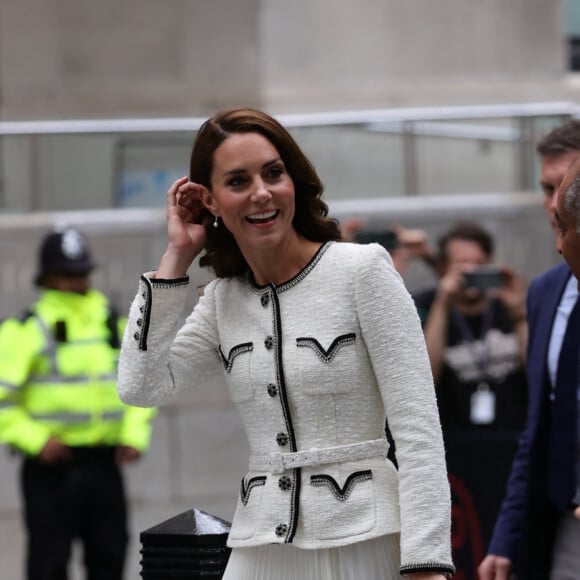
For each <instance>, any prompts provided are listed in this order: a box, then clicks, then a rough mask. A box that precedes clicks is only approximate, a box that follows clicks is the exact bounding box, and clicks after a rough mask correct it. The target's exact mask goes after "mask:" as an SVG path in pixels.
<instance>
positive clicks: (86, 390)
mask: <svg viewBox="0 0 580 580" xmlns="http://www.w3.org/2000/svg"><path fill="white" fill-rule="evenodd" d="M125 322H126V320H125V319H124V318H122V319H121V318H119V317H117V316H116V315H115V314H114V311H113V310H112V309H111V307H110V305H109V302H108V301H107V299H106V298H105V296H104V295H103V294H101V293H100V292H98V291H97V290H89V291H88V292H87V294H85V295H81V294H77V293H74V292H62V291H59V290H44V291H43V292H42V294H41V296H40V297H39V299H38V300H37V301H36V302H35V303H34V304H33V305H32V306H31V308H30V310H29V311H27V312H26V313H25V314H24V315H23V316H22V317H20V319H17V318H9V319H7V320H6V321H4V322H3V323H2V325H0V442H3V443H6V444H8V445H10V446H12V447H14V448H16V449H18V450H20V451H22V452H24V453H25V454H27V455H38V454H39V453H40V451H41V450H42V448H43V447H44V445H45V444H46V442H47V441H48V439H49V437H51V436H55V437H57V438H58V439H60V440H61V441H62V442H63V443H65V444H67V445H71V446H96V445H113V446H114V445H126V446H130V447H134V448H135V449H137V450H139V451H143V450H144V449H146V448H147V446H148V445H149V440H150V436H151V418H152V417H153V415H154V411H152V410H151V409H140V408H136V407H130V406H128V405H125V404H124V403H122V402H121V401H120V399H119V397H118V395H117V387H116V378H117V362H118V357H119V346H120V345H119V342H120V341H119V337H121V336H122V333H123V328H124V325H125Z"/></svg>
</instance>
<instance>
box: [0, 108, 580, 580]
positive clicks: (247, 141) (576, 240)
mask: <svg viewBox="0 0 580 580" xmlns="http://www.w3.org/2000/svg"><path fill="white" fill-rule="evenodd" d="M537 150H538V154H539V156H540V160H541V177H540V180H541V186H542V190H543V192H544V208H545V210H546V216H547V218H548V221H549V224H550V226H551V227H552V228H553V230H554V233H555V238H556V239H555V244H556V246H557V249H558V251H559V252H560V253H561V255H562V257H563V259H564V260H563V261H562V263H560V264H558V265H557V266H555V267H554V268H552V269H551V270H549V271H547V272H546V273H544V274H542V275H540V276H539V277H537V278H535V279H534V280H532V281H530V282H529V283H528V281H527V280H525V278H524V276H522V274H521V273H519V272H516V271H514V270H513V269H512V268H511V267H510V266H509V265H505V264H496V263H495V262H494V250H495V245H496V242H495V240H494V239H493V237H492V235H491V234H490V233H489V232H488V231H487V230H486V229H485V228H483V227H482V226H481V224H478V223H476V222H461V223H455V224H450V227H449V229H448V230H447V231H446V232H445V233H444V234H443V235H442V236H441V237H440V238H439V239H438V240H437V241H436V243H435V244H434V245H433V246H431V245H430V243H429V240H428V237H427V234H426V233H425V232H424V231H422V230H417V229H408V228H405V227H402V226H401V225H398V224H394V225H392V226H391V228H390V229H389V230H386V231H381V232H373V231H368V230H366V228H365V224H364V222H361V221H360V220H347V221H345V222H344V223H343V224H339V223H338V221H337V220H335V219H332V217H331V216H329V215H328V207H327V205H326V204H325V202H324V201H323V198H322V192H323V188H322V183H321V181H320V179H319V177H318V175H317V173H316V171H315V169H314V167H313V165H312V163H311V162H310V161H309V160H308V158H307V157H306V156H305V155H304V153H303V152H302V151H301V149H300V147H299V146H298V144H297V143H296V142H295V140H294V139H293V138H292V137H291V135H290V134H289V133H288V132H287V131H286V129H285V128H284V127H282V126H281V125H280V124H279V123H278V122H277V121H276V120H275V119H274V118H272V117H271V116H269V115H267V114H265V113H263V112H261V111H257V110H254V109H229V110H225V111H220V112H218V113H216V114H215V115H214V116H212V117H211V118H210V119H208V120H207V121H206V122H205V123H204V124H203V126H202V127H201V129H200V130H199V132H198V133H197V135H196V138H195V141H194V143H193V148H192V151H191V160H190V171H189V175H188V176H184V177H182V178H180V179H178V180H177V181H175V182H174V183H173V184H172V186H171V187H170V189H169V191H168V192H167V198H166V224H167V246H166V249H165V251H164V253H163V255H162V256H160V261H159V265H158V267H157V269H156V270H155V271H152V272H147V273H144V274H143V276H142V277H141V279H140V281H139V284H138V291H137V294H136V297H135V299H134V301H133V303H132V305H131V306H130V309H129V312H128V315H127V317H125V316H124V315H122V314H119V311H120V310H118V308H119V305H117V308H115V307H114V306H113V305H111V303H110V302H109V301H108V300H107V298H106V297H105V296H104V295H103V294H101V293H100V292H98V291H97V290H96V289H94V288H92V287H91V284H90V275H91V272H92V271H93V269H94V268H95V266H96V264H95V261H94V259H93V256H92V254H91V251H90V248H89V245H88V240H87V238H86V236H85V235H84V234H83V233H82V232H80V231H78V230H77V229H75V228H64V229H62V230H59V231H54V232H51V233H49V234H48V235H47V236H46V237H45V238H44V239H43V240H42V243H41V246H40V249H39V256H38V273H37V276H36V278H35V283H36V285H37V286H38V288H39V290H40V295H39V298H38V300H37V301H36V302H35V303H34V304H32V305H31V306H30V307H29V308H28V309H27V310H26V311H24V312H23V313H22V314H21V315H19V316H14V317H13V318H9V319H8V320H6V321H4V322H3V323H2V324H1V325H0V441H1V442H3V443H4V444H6V445H9V446H10V447H11V448H12V449H13V450H14V451H15V452H16V453H17V454H18V455H19V456H20V457H21V458H22V473H21V486H22V497H23V500H24V503H23V507H24V513H23V517H24V522H25V526H26V531H27V578H28V579H29V580H63V579H64V578H66V568H67V566H68V561H69V559H70V553H71V545H72V543H73V541H74V540H75V539H77V538H78V539H80V540H81V541H82V543H83V546H84V562H85V566H86V568H87V571H88V577H89V578H90V579H91V580H105V579H107V580H120V579H121V578H122V576H123V567H124V560H125V552H126V546H127V505H126V499H125V491H124V489H123V478H122V472H121V469H120V465H122V464H124V463H127V462H131V461H134V460H136V459H138V458H139V456H140V455H141V454H142V453H143V452H144V451H145V450H146V449H147V447H148V444H149V439H150V431H151V419H152V417H153V415H154V413H155V411H154V410H155V409H156V408H157V407H159V406H161V405H163V404H165V403H166V402H168V401H169V400H171V399H172V398H173V397H176V396H178V395H179V394H180V393H181V392H183V391H185V390H187V389H190V388H195V387H196V385H200V384H203V382H204V381H206V380H207V379H208V378H210V377H212V376H215V375H220V376H223V377H224V379H225V382H226V384H227V387H228V389H229V391H230V394H231V398H232V400H233V402H234V403H235V405H236V406H237V408H238V410H239V412H240V415H241V418H242V421H243V424H244V427H245V430H246V434H247V437H248V441H249V444H250V450H251V456H250V457H249V460H248V471H247V473H246V474H245V476H244V477H243V479H242V483H241V486H240V492H239V497H238V503H237V507H236V510H235V514H233V522H232V528H231V531H230V534H229V538H228V545H229V546H230V547H231V548H232V552H231V556H230V558H229V561H228V565H227V568H226V571H225V575H224V578H225V579H227V580H233V579H235V580H245V579H248V580H250V579H252V580H256V579H258V580H259V579H263V580H270V579H272V578H277V579H282V580H284V579H287V580H292V579H299V578H300V579H303V578H310V579H312V580H315V579H317V580H318V579H319V580H325V579H328V580H330V579H332V580H342V579H352V580H355V579H356V580H359V579H360V578H365V579H369V580H373V579H375V578H376V579H378V578H381V579H386V578H387V579H388V578H393V579H394V578H398V577H400V575H401V574H403V575H406V576H407V577H408V578H410V579H412V580H438V579H440V578H446V577H451V576H453V574H454V573H455V571H456V566H457V567H458V568H459V567H461V559H462V554H461V551H460V548H461V545H460V543H459V542H458V541H454V542H452V539H453V538H455V536H454V535H453V534H455V531H453V532H452V512H453V514H454V515H453V518H454V520H453V521H455V517H456V515H457V513H459V510H460V507H461V506H460V496H461V494H462V493H463V491H464V489H465V487H466V486H467V488H469V489H468V491H469V492H470V493H471V500H472V501H473V502H474V505H475V510H476V513H478V514H479V517H480V519H481V522H480V523H481V526H482V527H481V530H480V533H482V537H481V538H480V540H479V541H480V546H479V548H478V549H477V550H472V552H471V554H470V557H471V559H472V560H474V559H475V560H476V561H473V562H472V564H473V565H474V566H475V567H477V566H478V571H477V572H475V571H474V572H473V576H474V577H475V576H476V575H479V578H480V579H481V580H504V579H505V580H507V579H508V578H510V577H511V575H512V574H513V573H516V574H517V577H518V578H519V579H538V580H539V579H542V580H543V579H547V578H552V579H554V580H564V579H570V578H571V579H573V578H580V549H578V546H580V508H579V507H578V505H579V504H580V451H579V450H580V421H578V410H579V401H580V380H579V378H580V373H579V350H580V301H579V299H578V294H579V287H580V281H579V280H580V122H579V121H568V122H566V123H565V124H563V125H561V126H559V127H557V128H556V129H554V130H552V131H551V132H550V133H549V134H547V135H546V136H545V137H543V139H542V140H541V141H540V142H539V144H538V147H537ZM530 244H531V245H533V241H530ZM531 251H533V247H531ZM198 257H199V264H200V266H201V267H204V268H208V269H210V270H211V272H212V273H213V275H214V276H213V280H212V281H211V282H210V283H209V284H207V285H206V286H205V288H204V290H203V295H202V296H201V298H200V299H199V301H198V302H197V304H196V305H195V307H194V309H193V311H192V312H191V314H190V315H189V316H188V317H187V319H186V320H185V322H183V321H182V320H181V313H182V310H183V307H184V304H185V302H186V299H187V296H188V293H189V292H190V282H189V277H188V270H189V268H190V266H191V265H192V263H193V262H194V260H196V259H197V258H198ZM413 259H420V260H422V261H424V262H425V263H426V264H427V265H428V266H429V268H431V269H432V272H433V275H434V279H435V283H434V285H433V287H432V288H428V289H424V290H420V291H416V292H413V294H411V293H410V292H409V290H408V289H407V288H406V287H405V283H404V279H403V277H402V276H404V274H405V271H406V269H407V267H408V265H409V263H410V261H411V260H413ZM120 307H121V309H122V308H123V305H121V306H120ZM123 310H124V309H123ZM121 311H122V310H121ZM121 342H122V344H121ZM200 435H201V436H203V434H200ZM466 453H467V456H466ZM478 490H479V491H478ZM504 490H505V497H504ZM478 494H479V495H478ZM452 506H453V507H452ZM486 553H487V555H486ZM474 555H475V556H474ZM462 574H464V571H462Z"/></svg>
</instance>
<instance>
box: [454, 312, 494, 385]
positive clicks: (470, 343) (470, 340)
mask: <svg viewBox="0 0 580 580" xmlns="http://www.w3.org/2000/svg"><path fill="white" fill-rule="evenodd" d="M492 306H493V304H492V303H490V304H489V306H488V308H486V310H485V312H484V313H483V320H482V322H481V336H480V337H481V345H482V347H483V348H482V350H481V353H478V349H477V348H476V346H475V336H474V334H473V332H472V330H471V328H470V327H469V324H467V320H465V316H463V314H461V313H460V312H458V311H457V310H455V309H452V310H451V317H452V318H453V320H454V322H455V323H456V324H457V327H458V328H459V334H460V335H461V338H462V339H463V341H464V342H465V344H466V345H467V347H468V348H469V350H470V352H471V356H472V357H473V360H474V362H475V365H476V366H477V368H478V369H479V370H480V371H481V374H482V375H483V380H484V381H485V382H490V376H489V373H488V363H489V351H488V348H487V346H486V341H485V337H486V336H487V333H488V332H489V330H490V329H491V322H492V319H493V307H492Z"/></svg>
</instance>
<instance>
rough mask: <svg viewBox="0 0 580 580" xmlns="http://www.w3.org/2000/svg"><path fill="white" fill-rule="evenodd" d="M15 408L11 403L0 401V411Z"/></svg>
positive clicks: (14, 404)
mask: <svg viewBox="0 0 580 580" xmlns="http://www.w3.org/2000/svg"><path fill="white" fill-rule="evenodd" d="M14 407H16V403H13V402H12V401H0V409H12V408H14Z"/></svg>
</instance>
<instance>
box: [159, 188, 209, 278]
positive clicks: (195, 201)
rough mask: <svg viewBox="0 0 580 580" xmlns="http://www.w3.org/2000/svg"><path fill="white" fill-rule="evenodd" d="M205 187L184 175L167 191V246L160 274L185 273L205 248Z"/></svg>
mask: <svg viewBox="0 0 580 580" xmlns="http://www.w3.org/2000/svg"><path fill="white" fill-rule="evenodd" d="M204 190H205V188H204V187H203V186H202V185H199V184H197V183H192V182H191V181H189V179H188V178H187V177H181V178H180V179H178V180H177V181H175V182H174V183H173V184H172V185H171V187H170V188H169V190H168V191H167V206H166V220H167V249H166V250H165V253H164V254H163V257H162V258H161V263H160V264H159V268H158V269H157V273H156V278H165V279H172V278H180V277H182V276H185V274H186V272H187V269H188V268H189V266H191V263H192V262H193V260H195V258H196V256H197V255H198V254H199V253H200V252H201V251H202V250H203V248H204V246H205V242H206V233H205V226H204V225H203V218H204V215H205V214H206V210H205V208H204V206H203V205H202V203H201V199H200V193H201V192H202V191H204Z"/></svg>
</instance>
